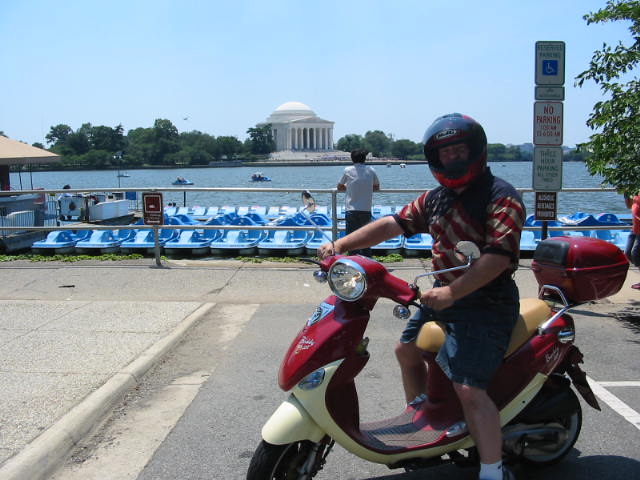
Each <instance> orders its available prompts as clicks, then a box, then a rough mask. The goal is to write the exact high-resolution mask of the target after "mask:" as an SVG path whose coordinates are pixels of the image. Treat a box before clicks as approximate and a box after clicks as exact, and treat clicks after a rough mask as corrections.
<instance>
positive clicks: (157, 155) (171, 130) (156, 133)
mask: <svg viewBox="0 0 640 480" xmlns="http://www.w3.org/2000/svg"><path fill="white" fill-rule="evenodd" d="M178 140H179V135H178V129H177V128H176V127H175V126H174V125H173V123H171V121H170V120H166V119H162V118H158V119H156V121H155V122H154V123H153V148H152V152H151V163H153V164H154V165H171V164H172V163H173V162H172V161H171V157H170V156H169V154H171V153H176V152H178V151H179V150H180V143H179V141H178Z"/></svg>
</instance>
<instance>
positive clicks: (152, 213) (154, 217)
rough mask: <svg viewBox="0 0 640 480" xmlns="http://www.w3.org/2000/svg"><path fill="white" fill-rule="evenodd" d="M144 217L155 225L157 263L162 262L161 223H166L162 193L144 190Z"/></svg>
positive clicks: (146, 221)
mask: <svg viewBox="0 0 640 480" xmlns="http://www.w3.org/2000/svg"><path fill="white" fill-rule="evenodd" d="M142 217H143V221H144V223H145V225H153V251H154V256H155V259H156V265H158V266H159V267H161V266H162V263H161V262H160V227H159V226H160V225H163V224H164V213H163V211H162V193H159V192H158V193H156V192H144V193H143V194H142Z"/></svg>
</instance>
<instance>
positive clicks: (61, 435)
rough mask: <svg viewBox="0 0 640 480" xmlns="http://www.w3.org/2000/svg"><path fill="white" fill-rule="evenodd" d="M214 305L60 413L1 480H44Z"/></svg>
mask: <svg viewBox="0 0 640 480" xmlns="http://www.w3.org/2000/svg"><path fill="white" fill-rule="evenodd" d="M214 305H215V303H204V304H202V305H201V306H200V307H198V308H197V309H196V310H195V311H194V312H193V313H191V314H189V315H188V316H187V317H185V318H184V319H183V320H182V321H181V322H180V323H179V324H178V325H177V326H176V327H175V328H174V329H173V331H171V333H169V334H168V335H167V336H165V337H164V338H162V339H160V340H159V341H157V342H156V343H154V344H153V345H151V347H149V348H148V349H147V350H145V351H144V352H142V354H141V355H140V356H139V357H138V358H136V359H135V360H133V361H132V362H131V363H130V364H129V365H127V366H126V367H124V368H123V369H122V370H121V371H119V372H117V373H116V374H114V375H113V376H112V377H111V378H110V379H109V380H107V381H106V383H105V384H104V385H102V386H101V387H100V388H98V389H97V390H95V391H94V392H92V393H91V394H89V395H88V396H87V397H86V398H85V399H84V400H82V401H81V402H80V403H79V404H78V405H76V406H75V407H73V408H72V409H71V410H70V411H69V412H67V413H66V414H64V415H63V416H62V417H61V418H60V419H59V420H58V421H57V422H56V423H54V424H53V425H52V426H51V427H49V428H48V429H47V430H46V431H45V432H44V433H42V434H41V435H39V436H38V437H36V438H35V439H34V440H33V441H32V442H31V443H29V444H28V445H27V446H26V447H25V448H24V449H22V450H21V451H20V452H19V453H17V454H16V455H15V456H13V457H11V458H10V459H8V460H7V461H6V463H5V464H4V465H3V466H2V467H0V478H2V479H3V480H24V479H26V478H28V479H29V480H45V479H46V478H48V477H49V476H50V475H51V474H52V473H53V471H54V470H55V469H57V468H58V467H59V466H60V464H61V463H62V462H63V460H64V459H65V457H66V456H67V455H68V454H69V453H70V452H71V450H72V449H73V448H74V447H75V446H76V445H77V444H78V443H79V442H80V441H81V440H82V439H83V438H84V437H85V436H86V435H87V434H88V433H89V432H91V430H92V429H93V428H94V426H96V425H97V424H98V422H99V421H100V420H101V419H102V418H103V417H104V416H105V415H106V414H107V413H108V412H109V411H110V410H111V409H112V408H113V407H114V406H115V405H116V404H117V403H118V402H119V401H120V400H121V399H122V397H123V395H124V394H125V393H127V392H128V391H129V390H131V389H132V388H134V387H135V386H136V385H138V383H139V382H140V380H141V378H142V376H143V375H144V374H145V373H146V372H147V371H148V370H149V369H150V368H151V367H153V366H154V365H155V363H156V362H157V361H158V360H160V359H161V358H162V357H163V356H164V355H165V354H166V353H167V352H169V351H170V350H171V349H172V348H173V347H174V346H175V345H176V344H177V343H178V342H179V341H180V340H181V339H182V338H183V336H184V335H185V334H186V333H187V332H188V331H189V329H190V328H191V327H192V326H193V325H194V324H195V323H196V322H197V321H198V320H200V318H202V316H203V315H205V314H206V313H207V312H208V311H209V310H210V309H211V308H213V306H214Z"/></svg>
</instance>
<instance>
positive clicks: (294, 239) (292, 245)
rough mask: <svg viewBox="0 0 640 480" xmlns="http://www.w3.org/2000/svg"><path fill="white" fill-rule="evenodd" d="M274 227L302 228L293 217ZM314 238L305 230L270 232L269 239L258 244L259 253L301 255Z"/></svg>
mask: <svg viewBox="0 0 640 480" xmlns="http://www.w3.org/2000/svg"><path fill="white" fill-rule="evenodd" d="M274 225H276V226H279V227H282V226H290V227H299V226H300V224H299V223H298V222H296V221H295V220H294V219H293V218H291V217H288V218H285V219H284V220H281V221H279V222H277V223H274ZM312 236H313V234H312V232H310V231H305V230H268V234H267V237H266V238H265V239H264V240H262V241H261V242H260V243H258V253H259V254H260V255H273V254H276V255H277V254H285V255H290V256H295V255H301V254H303V253H304V252H305V246H306V244H307V242H308V241H309V240H311V237H312Z"/></svg>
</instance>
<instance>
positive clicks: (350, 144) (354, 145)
mask: <svg viewBox="0 0 640 480" xmlns="http://www.w3.org/2000/svg"><path fill="white" fill-rule="evenodd" d="M336 148H337V149H338V150H342V151H343V152H351V151H353V150H356V149H358V148H362V137H361V136H360V135H355V134H350V135H345V136H344V137H342V138H341V139H339V140H338V143H337V144H336Z"/></svg>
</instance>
